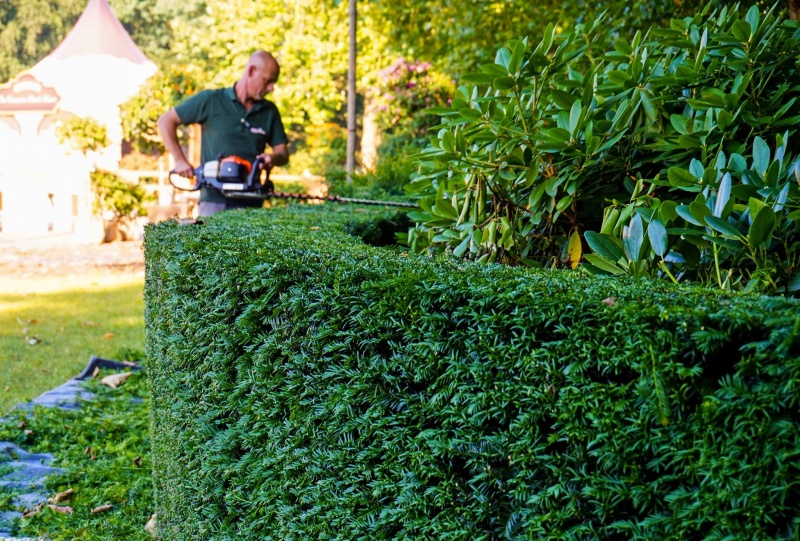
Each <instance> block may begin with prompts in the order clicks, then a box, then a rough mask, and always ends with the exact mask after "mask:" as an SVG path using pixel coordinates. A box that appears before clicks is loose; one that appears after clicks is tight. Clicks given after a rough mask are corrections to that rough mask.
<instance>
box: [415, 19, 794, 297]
mask: <svg viewBox="0 0 800 541" xmlns="http://www.w3.org/2000/svg"><path fill="white" fill-rule="evenodd" d="M603 27H604V19H602V18H601V19H599V20H598V21H596V22H593V23H589V24H587V25H585V26H582V25H578V26H577V27H576V28H575V30H574V32H572V33H571V34H569V35H565V36H558V35H556V32H555V28H554V27H553V26H552V25H551V26H549V27H548V29H547V30H546V31H545V34H544V38H543V39H542V41H540V42H539V43H538V44H536V45H529V43H528V41H527V40H521V41H511V42H510V43H509V45H508V47H503V48H501V49H500V50H499V51H498V53H497V56H496V59H495V62H494V63H493V64H487V65H484V66H482V67H481V71H480V72H479V73H473V74H467V75H465V76H463V77H462V79H461V81H462V82H463V83H465V84H464V85H463V86H461V87H460V88H459V89H458V91H457V92H456V95H455V97H454V99H453V100H452V102H451V104H450V107H447V108H434V109H432V110H431V111H430V113H431V114H437V115H441V116H442V125H441V126H440V129H439V130H438V132H437V133H436V134H435V135H434V136H433V137H432V139H431V145H430V147H429V148H428V150H427V151H426V152H425V153H424V154H423V156H422V158H421V162H420V165H421V168H422V172H421V173H420V174H419V175H417V176H416V177H415V178H413V179H412V183H411V185H410V190H411V191H412V192H413V193H416V194H417V195H418V196H419V197H420V198H421V201H420V204H421V206H422V207H423V208H422V211H420V212H418V213H416V214H414V215H413V216H412V218H413V219H414V220H415V221H416V222H418V226H417V228H415V230H412V231H411V232H410V234H409V238H408V241H409V243H410V245H411V246H412V247H413V248H414V249H416V250H428V251H436V252H442V251H447V252H451V253H453V254H455V255H456V256H462V257H466V258H469V259H476V260H480V261H487V262H492V261H498V262H505V263H511V264H527V265H535V266H559V265H561V264H568V265H570V266H572V267H573V268H574V267H575V266H577V264H578V263H579V261H580V260H581V256H582V253H583V249H585V248H586V247H587V245H588V247H590V248H591V249H592V250H593V251H594V254H592V255H593V257H589V258H587V260H588V263H589V264H588V265H586V268H587V269H589V270H590V271H591V272H593V273H610V274H625V273H627V274H631V275H633V276H654V275H656V274H657V273H658V272H663V273H664V274H665V275H669V276H671V277H672V278H673V279H674V280H675V279H676V277H675V276H676V275H679V276H678V278H680V277H686V278H692V279H698V280H700V281H702V282H705V283H714V284H716V285H718V286H719V287H722V288H729V287H732V285H734V284H736V285H738V286H739V287H741V286H744V285H745V284H746V283H748V282H749V281H751V278H754V277H755V278H756V279H755V280H754V284H753V286H754V287H763V288H764V289H766V290H770V291H779V290H783V291H786V290H787V289H788V290H792V289H793V288H794V289H796V287H800V284H795V286H796V287H795V286H791V285H790V284H793V283H794V282H796V281H797V278H796V277H797V258H798V253H797V248H796V244H797V225H796V223H797V219H798V217H800V215H798V213H797V211H798V209H800V191H799V190H798V186H797V184H798V178H800V177H797V176H796V175H795V174H794V168H795V165H796V160H797V149H798V147H797V143H796V142H795V139H796V137H794V136H793V126H794V125H795V124H796V123H797V121H798V117H797V116H796V115H793V109H792V106H793V104H794V103H795V102H796V100H797V99H798V97H800V74H799V73H798V71H797V69H796V65H797V57H798V54H800V30H798V26H797V23H796V22H793V21H784V20H782V19H781V17H780V14H779V13H777V12H776V9H775V8H773V9H772V10H767V11H766V12H764V13H762V12H760V11H759V9H758V8H757V7H755V6H754V7H752V8H750V9H749V10H748V11H747V12H746V13H745V12H743V11H741V10H739V8H738V7H736V6H734V7H732V8H730V9H728V8H725V7H723V8H719V9H716V10H712V9H711V6H710V5H709V6H707V7H706V8H705V9H704V10H703V11H701V12H700V13H698V14H697V15H695V16H694V17H686V18H683V19H675V20H673V21H672V22H671V24H670V27H669V28H657V29H654V30H652V31H651V32H648V33H636V34H635V35H634V36H633V38H632V39H631V40H627V39H624V38H620V37H617V38H614V37H613V36H612V35H610V34H609V32H607V31H604V30H603ZM717 201H719V202H720V205H717ZM751 201H752V203H751ZM692 205H694V207H692V208H694V209H695V210H694V212H691V211H689V208H690V207H691V206H692ZM717 207H719V208H717ZM761 208H768V210H767V212H765V213H764V214H763V215H762V218H761V219H759V222H762V223H757V224H756V225H755V226H753V223H754V221H755V220H756V218H757V215H756V212H760V209H761ZM662 210H663V216H662V215H660V213H661V211H662ZM637 216H638V218H637ZM706 216H710V217H711V219H710V223H709V221H708V220H706V219H705V217H706ZM698 217H699V218H698ZM653 219H655V220H656V221H655V222H653ZM651 223H654V225H652V229H653V231H654V233H655V234H656V235H657V238H656V239H655V243H648V242H646V240H647V239H648V236H647V231H645V230H646V229H648V230H649V229H650V228H651ZM753 227H754V229H753V230H752V231H751V228H753ZM592 231H593V232H595V235H598V234H599V235H603V238H602V239H601V240H602V242H600V241H598V240H597V238H596V237H591V236H590V235H588V234H587V235H586V236H585V239H584V240H585V242H584V243H582V245H577V244H576V243H575V242H573V249H570V242H569V240H570V239H571V238H573V234H575V233H578V234H580V235H582V234H583V233H584V232H592ZM734 231H735V233H734ZM638 232H641V234H640V235H637V234H636V233H638ZM575 238H577V237H575ZM625 239H628V240H627V241H626V240H625ZM651 240H652V239H651ZM651 244H652V246H651ZM601 245H605V246H606V247H608V248H609V249H611V250H612V251H613V254H612V255H616V254H617V253H619V254H620V257H611V256H610V255H609V253H608V251H607V250H606V251H603V250H599V248H598V247H599V246H601ZM651 247H652V248H653V250H652V251H651V250H650V248H651ZM642 260H649V261H648V262H642ZM665 260H666V261H665ZM666 263H671V267H672V268H671V269H669V268H667V265H666Z"/></svg>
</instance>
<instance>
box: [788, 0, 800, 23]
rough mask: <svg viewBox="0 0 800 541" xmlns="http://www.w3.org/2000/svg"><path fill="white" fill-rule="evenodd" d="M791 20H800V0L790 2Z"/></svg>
mask: <svg viewBox="0 0 800 541" xmlns="http://www.w3.org/2000/svg"><path fill="white" fill-rule="evenodd" d="M789 18H790V19H792V20H793V21H796V20H798V19H800V0H789Z"/></svg>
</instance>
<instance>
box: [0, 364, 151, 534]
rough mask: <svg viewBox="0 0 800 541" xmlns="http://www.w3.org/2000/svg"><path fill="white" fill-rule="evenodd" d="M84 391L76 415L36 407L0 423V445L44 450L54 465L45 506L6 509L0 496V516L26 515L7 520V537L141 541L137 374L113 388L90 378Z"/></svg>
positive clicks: (141, 401)
mask: <svg viewBox="0 0 800 541" xmlns="http://www.w3.org/2000/svg"><path fill="white" fill-rule="evenodd" d="M101 375H102V372H101V373H100V374H98V376H101ZM109 375H115V373H113V372H112V373H111V374H109ZM86 387H87V389H88V390H89V391H90V392H91V393H93V394H94V395H95V396H94V398H93V399H91V400H83V401H81V407H80V408H79V409H77V410H65V409H61V408H43V407H38V406H37V407H35V408H33V409H31V410H21V409H19V410H13V411H12V412H11V413H10V414H9V415H8V416H7V417H6V418H5V419H2V420H1V421H0V440H2V441H11V442H13V443H15V444H17V445H19V446H20V447H23V448H24V449H26V450H28V451H30V452H36V453H40V452H41V453H50V454H52V455H54V456H55V460H54V462H53V466H56V467H58V468H61V473H59V474H56V475H53V476H51V477H49V478H47V480H46V482H45V489H46V491H47V492H48V493H49V494H51V497H50V501H49V502H47V503H45V502H42V506H41V507H39V508H38V509H28V510H23V509H16V508H14V503H13V498H2V497H0V512H3V511H15V512H21V511H27V513H26V514H27V516H26V518H24V519H21V518H18V519H16V520H15V523H14V534H15V535H24V536H30V537H34V538H46V539H50V540H52V541H68V540H71V539H81V540H83V539H86V540H93V541H111V540H118V539H126V540H133V541H136V540H141V541H145V540H149V539H150V538H151V535H150V533H148V531H147V530H145V525H146V524H148V523H150V522H151V519H152V516H153V510H154V503H153V494H152V482H151V475H150V467H149V466H150V465H149V457H150V436H149V432H148V428H149V418H148V402H147V390H146V382H145V377H144V374H142V373H141V372H134V373H130V375H128V376H126V377H125V378H124V380H123V382H122V383H120V384H118V385H117V386H116V387H110V386H108V385H104V384H101V383H100V382H99V381H97V380H95V379H92V380H89V381H87V383H86ZM21 426H22V427H24V429H21V428H20V427H21ZM25 431H30V432H28V433H26V432H25ZM87 449H91V452H90V453H86V450H87Z"/></svg>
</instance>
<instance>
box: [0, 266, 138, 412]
mask: <svg viewBox="0 0 800 541" xmlns="http://www.w3.org/2000/svg"><path fill="white" fill-rule="evenodd" d="M143 285H144V278H143V276H142V273H102V274H101V273H94V274H92V273H87V274H83V275H71V276H37V277H29V278H25V279H21V278H4V279H3V280H2V281H0V415H2V414H3V413H5V412H7V411H8V410H9V409H10V408H11V407H13V406H14V405H15V404H17V403H20V402H27V401H29V400H31V399H32V398H35V397H36V396H38V395H39V394H41V393H43V392H44V391H47V390H49V389H52V388H53V387H55V386H57V385H60V384H61V383H63V382H65V381H66V380H68V379H69V378H71V377H73V376H75V375H77V374H78V373H80V371H81V370H83V368H84V367H85V366H86V364H87V362H88V361H89V358H90V356H91V355H97V356H99V357H105V358H110V359H119V358H121V357H127V356H129V355H130V353H131V352H135V353H138V356H141V352H142V351H143V350H144V300H143V294H142V291H143Z"/></svg>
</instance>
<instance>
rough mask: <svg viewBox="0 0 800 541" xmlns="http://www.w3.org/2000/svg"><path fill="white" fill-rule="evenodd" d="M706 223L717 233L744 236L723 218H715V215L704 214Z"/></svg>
mask: <svg viewBox="0 0 800 541" xmlns="http://www.w3.org/2000/svg"><path fill="white" fill-rule="evenodd" d="M705 222H706V225H708V226H709V227H710V228H711V229H713V230H715V231H717V232H718V233H722V234H723V235H730V236H732V237H744V235H743V234H742V233H741V232H740V231H739V230H738V229H736V227H734V226H733V224H731V223H730V222H728V220H725V219H723V218H717V217H716V216H706V217H705Z"/></svg>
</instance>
